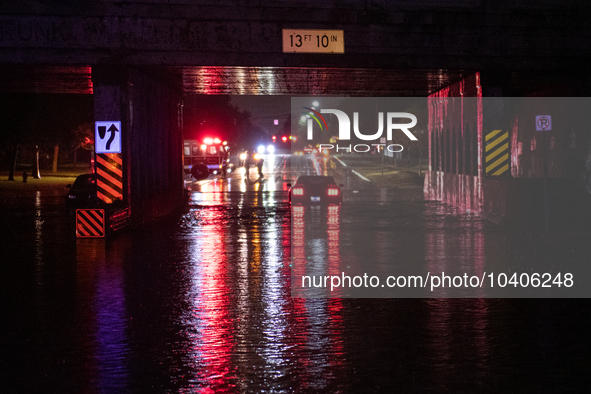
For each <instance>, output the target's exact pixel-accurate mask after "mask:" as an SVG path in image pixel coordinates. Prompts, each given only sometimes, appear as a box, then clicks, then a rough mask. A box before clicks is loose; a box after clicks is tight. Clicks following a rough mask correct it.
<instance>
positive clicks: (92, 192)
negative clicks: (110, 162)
mask: <svg viewBox="0 0 591 394" xmlns="http://www.w3.org/2000/svg"><path fill="white" fill-rule="evenodd" d="M67 187H69V188H70V191H69V192H68V194H67V195H66V205H67V206H68V207H77V208H84V207H88V206H94V205H98V204H99V203H100V202H99V200H98V198H97V196H96V174H82V175H79V176H78V178H76V180H75V181H74V184H73V185H68V186H67Z"/></svg>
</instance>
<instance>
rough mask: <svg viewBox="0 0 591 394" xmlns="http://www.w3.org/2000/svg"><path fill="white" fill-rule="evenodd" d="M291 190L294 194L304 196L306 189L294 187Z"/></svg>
mask: <svg viewBox="0 0 591 394" xmlns="http://www.w3.org/2000/svg"><path fill="white" fill-rule="evenodd" d="M291 192H292V194H293V195H294V196H303V195H304V189H303V188H301V187H296V188H293V189H292V191H291Z"/></svg>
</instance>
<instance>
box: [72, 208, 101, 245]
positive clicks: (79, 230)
mask: <svg viewBox="0 0 591 394" xmlns="http://www.w3.org/2000/svg"><path fill="white" fill-rule="evenodd" d="M104 236H105V210H104V209H77V210H76V237H78V238H102V237H104Z"/></svg>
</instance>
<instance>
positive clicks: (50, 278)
mask: <svg viewBox="0 0 591 394" xmlns="http://www.w3.org/2000/svg"><path fill="white" fill-rule="evenodd" d="M285 164H286V163H285V162H284V161H283V160H282V159H281V158H279V157H278V158H277V160H276V162H275V163H272V162H271V160H269V159H268V160H267V162H266V167H265V169H264V172H265V177H264V179H262V180H261V179H257V178H258V177H257V174H256V169H255V168H252V169H251V170H250V173H249V177H248V180H247V179H246V177H245V175H244V174H243V171H237V172H236V173H234V174H232V175H231V177H230V178H229V179H219V178H217V179H210V180H206V181H200V182H195V183H191V184H188V186H190V187H191V191H192V193H191V198H190V201H189V204H188V205H187V206H186V207H185V208H184V209H183V210H182V211H180V212H179V213H178V214H175V215H172V216H171V217H169V218H167V219H165V220H162V221H159V222H157V223H151V224H148V225H145V226H142V227H139V228H133V229H129V230H128V231H125V232H122V233H121V234H117V235H116V236H115V237H113V238H111V239H107V240H100V239H98V240H76V238H75V237H74V229H73V220H72V217H70V216H68V214H67V213H66V210H65V207H64V205H63V196H61V195H60V193H58V192H52V191H45V190H43V191H39V192H36V193H34V194H29V195H27V196H22V197H20V198H14V197H12V196H7V195H3V194H1V193H0V200H1V201H0V203H1V205H0V223H1V224H0V259H1V260H2V262H1V271H0V288H1V294H2V298H1V308H2V309H1V310H2V316H3V319H2V321H3V323H2V325H1V326H0V327H1V328H0V338H1V339H0V340H1V342H0V346H1V347H2V352H1V355H2V357H1V361H0V367H1V369H2V371H3V373H2V375H3V381H2V387H3V390H2V391H3V392H14V393H23V392H63V393H65V392H76V393H78V392H88V393H94V392H96V393H104V392H109V393H110V392H113V393H122V392H137V393H148V392H149V393H152V392H153V393H162V392H188V393H189V392H200V393H214V392H216V393H217V392H232V393H233V392H257V393H258V392H285V393H292V392H352V393H357V392H368V393H376V392H396V391H403V392H408V391H416V392H454V393H456V392H476V391H479V392H500V391H502V392H586V391H587V389H588V388H589V387H590V383H591V382H590V376H591V374H590V373H589V372H590V371H589V365H591V363H590V361H591V356H590V355H589V354H590V352H589V351H590V350H591V346H590V345H591V339H590V337H589V335H588V333H589V332H590V328H591V319H590V317H591V312H590V311H591V308H589V306H590V303H589V301H588V299H585V300H569V299H563V300H560V299H488V298H460V299H449V298H448V299H446V298H440V299H436V298H425V299H421V298H419V299H402V298H369V299H367V298H297V297H292V276H293V274H292V267H291V266H290V264H292V259H291V254H292V252H293V253H294V258H297V257H298V254H297V253H304V255H305V257H306V258H308V257H311V261H316V260H318V261H325V262H326V264H327V265H328V267H329V268H331V267H332V268H338V269H341V268H343V267H350V266H351V265H352V262H354V261H358V260H359V259H360V258H363V257H365V259H367V260H372V261H377V262H380V261H382V262H384V261H386V260H385V257H384V256H388V255H390V256H391V255H392V251H393V250H397V251H398V253H402V254H403V255H404V259H402V260H401V261H404V262H414V263H415V264H418V262H419V261H420V262H421V263H425V262H426V264H431V265H432V266H433V267H448V268H449V269H453V268H454V267H455V268H457V267H462V269H470V270H478V269H484V268H483V267H478V266H476V265H478V264H483V265H484V267H486V264H491V262H492V261H499V259H501V258H502V259H505V260H506V261H513V260H515V259H526V260H527V259H528V258H529V257H531V256H532V255H533V256H538V257H539V256H542V255H544V254H547V252H548V251H549V250H550V251H552V252H553V253H556V254H558V255H561V256H565V255H566V254H567V253H568V254H569V256H573V257H572V258H584V257H586V256H589V255H588V254H585V253H587V251H586V250H585V249H580V243H573V241H572V239H573V238H577V237H583V236H585V234H570V235H569V236H568V239H569V240H571V241H567V240H566V239H567V237H566V236H565V237H564V239H561V240H559V241H556V242H555V245H554V246H555V247H554V248H552V249H544V246H543V244H544V239H543V238H539V237H538V235H536V234H533V233H524V234H518V235H516V234H513V233H508V232H507V231H506V230H504V229H502V228H499V227H498V226H494V225H490V224H488V223H485V222H483V221H482V220H480V219H479V218H477V217H474V216H470V215H462V214H459V213H458V212H456V211H454V210H453V209H452V208H450V207H446V206H444V205H442V204H439V203H434V202H425V201H422V200H420V199H415V198H414V197H413V198H410V197H409V195H405V196H404V197H401V198H397V197H396V196H397V194H396V192H395V191H392V190H387V191H385V192H382V191H381V190H377V189H375V188H374V186H372V185H371V184H369V183H367V182H365V181H363V180H361V179H360V178H359V177H357V176H355V175H353V176H348V175H347V173H346V172H342V171H335V170H336V168H335V167H333V166H332V164H331V163H326V165H323V164H320V165H318V164H315V163H308V162H295V161H292V162H291V163H289V164H291V169H293V171H294V174H291V172H290V166H285ZM325 170H326V171H327V173H331V174H332V173H334V175H335V178H336V179H337V182H338V183H342V184H343V198H344V202H343V205H342V206H341V207H337V208H334V209H332V210H314V209H303V210H300V211H297V212H295V213H294V214H293V215H292V212H291V210H290V206H289V203H288V200H287V190H288V188H287V182H289V181H290V180H291V179H293V177H294V176H295V175H297V173H309V172H314V171H320V172H321V173H322V172H323V171H325ZM349 175H350V174H349ZM369 203H371V204H373V205H375V206H383V207H384V210H383V211H379V212H392V214H391V215H392V216H391V217H382V218H380V217H376V218H375V220H376V223H377V226H378V228H381V229H382V231H380V232H379V233H380V234H381V235H380V236H382V237H386V239H387V240H390V241H391V240H393V241H392V242H391V246H388V247H383V248H382V249H380V248H377V247H375V245H378V244H379V243H374V244H369V246H368V248H366V252H365V253H366V255H365V256H354V255H351V254H350V253H349V251H353V250H354V249H353V248H351V249H350V250H349V249H347V247H348V245H352V244H355V242H370V241H368V240H363V239H362V240H357V239H351V238H350V234H351V233H352V232H353V231H354V230H355V229H359V228H360V226H361V225H362V223H361V222H359V221H358V220H357V219H356V216H355V215H353V214H352V213H351V212H352V211H354V210H357V209H358V208H360V207H364V206H365V207H366V206H368V204H369ZM380 204H381V205H380ZM392 218H394V219H395V220H393V219H392ZM380 220H381V222H380ZM294 221H295V223H294ZM298 221H299V224H298ZM319 224H322V225H319ZM292 225H293V226H296V225H297V226H301V227H299V228H303V233H299V234H300V235H296V237H295V239H294V243H297V242H299V241H302V239H300V240H299V241H298V238H297V237H298V236H300V237H303V240H312V241H313V242H315V247H313V248H312V249H308V250H306V249H303V250H300V251H297V250H296V251H294V250H292V248H293V247H297V245H292ZM297 226H296V227H294V228H298V227H297ZM403 228H404V229H407V231H402V230H401V229H403ZM409 228H410V229H412V231H408V229H409ZM519 237H521V238H519ZM526 239H528V240H529V241H527V242H526V241H525V240H526ZM546 241H547V240H546ZM417 242H418V244H416V243H417ZM335 243H336V245H335ZM546 243H547V242H546ZM382 244H384V242H382ZM409 244H411V245H412V244H415V245H416V246H417V247H416V252H412V253H411V252H408V249H405V245H409ZM337 246H338V249H339V250H343V251H346V253H345V252H343V253H342V254H339V255H334V254H331V250H333V249H334V248H335V247H337ZM310 251H312V252H314V251H316V252H317V255H311V252H310ZM323 253H324V254H323ZM308 255H310V256H308ZM555 257H556V256H555ZM505 260H503V261H505ZM382 266H383V264H382ZM475 266H476V267H475ZM374 267H377V268H375V269H377V270H378V271H379V270H380V269H384V270H387V268H383V267H382V268H380V265H379V264H377V265H375V266H374ZM325 268H326V267H324V268H322V267H308V268H306V269H312V271H313V270H314V269H318V270H320V269H325Z"/></svg>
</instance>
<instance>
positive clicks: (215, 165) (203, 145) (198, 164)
mask: <svg viewBox="0 0 591 394" xmlns="http://www.w3.org/2000/svg"><path fill="white" fill-rule="evenodd" d="M229 159H230V150H229V147H228V143H227V142H226V141H222V140H220V139H219V138H211V137H207V138H204V139H203V141H199V140H184V146H183V164H184V171H185V174H191V175H192V176H193V178H195V179H197V180H200V179H205V178H207V177H208V176H209V174H213V175H217V174H222V175H223V176H226V174H227V173H228V172H229V171H230V164H229Z"/></svg>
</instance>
